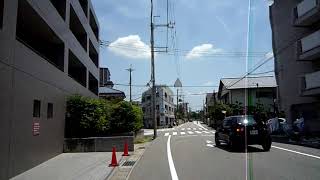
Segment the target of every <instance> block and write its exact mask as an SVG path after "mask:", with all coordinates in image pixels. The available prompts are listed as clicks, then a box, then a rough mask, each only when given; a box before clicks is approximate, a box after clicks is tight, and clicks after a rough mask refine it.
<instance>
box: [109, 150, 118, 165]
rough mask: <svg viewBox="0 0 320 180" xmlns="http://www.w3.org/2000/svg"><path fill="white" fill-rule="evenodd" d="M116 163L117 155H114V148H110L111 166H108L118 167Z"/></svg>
mask: <svg viewBox="0 0 320 180" xmlns="http://www.w3.org/2000/svg"><path fill="white" fill-rule="evenodd" d="M118 165H119V164H118V161H117V155H116V148H115V147H113V148H112V159H111V164H110V165H109V166H113V167H115V166H118Z"/></svg>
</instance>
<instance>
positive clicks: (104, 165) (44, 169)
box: [12, 152, 122, 180]
mask: <svg viewBox="0 0 320 180" xmlns="http://www.w3.org/2000/svg"><path fill="white" fill-rule="evenodd" d="M121 154H122V153H121V152H118V153H117V158H118V159H117V160H118V162H119V161H120V159H121V157H122V156H121ZM111 155H112V153H111V152H93V153H63V154H60V155H58V156H56V157H54V158H52V159H50V160H48V161H46V162H44V163H42V164H40V165H38V166H36V167H34V168H32V169H30V170H28V171H26V172H24V173H22V174H20V175H18V176H16V177H14V178H12V179H13V180H43V179H45V180H105V179H107V177H108V176H109V175H110V174H111V173H112V171H113V169H114V168H113V167H109V164H110V162H111Z"/></svg>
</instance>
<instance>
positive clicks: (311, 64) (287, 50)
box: [270, 0, 320, 132]
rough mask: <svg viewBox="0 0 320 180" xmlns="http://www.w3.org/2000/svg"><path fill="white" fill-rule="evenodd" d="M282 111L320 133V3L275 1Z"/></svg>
mask: <svg viewBox="0 0 320 180" xmlns="http://www.w3.org/2000/svg"><path fill="white" fill-rule="evenodd" d="M270 22H271V27H272V39H273V51H274V56H275V71H276V79H277V83H278V85H279V88H278V89H279V96H280V101H279V103H280V108H281V109H282V110H283V111H285V113H286V116H287V120H288V122H292V121H294V120H295V119H297V118H299V116H301V115H302V116H303V117H304V119H305V128H306V130H307V131H309V132H319V131H320V98H319V97H320V61H319V60H320V0H275V1H274V4H273V5H272V6H271V7H270Z"/></svg>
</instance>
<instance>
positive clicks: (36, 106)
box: [33, 100, 41, 118]
mask: <svg viewBox="0 0 320 180" xmlns="http://www.w3.org/2000/svg"><path fill="white" fill-rule="evenodd" d="M40 112H41V102H40V101H39V100H33V117H36V118H39V117H40Z"/></svg>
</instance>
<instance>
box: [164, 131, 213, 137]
mask: <svg viewBox="0 0 320 180" xmlns="http://www.w3.org/2000/svg"><path fill="white" fill-rule="evenodd" d="M214 133H215V131H214V130H213V131H180V132H177V131H173V132H166V133H165V134H164V136H169V135H170V134H171V135H172V136H178V135H180V136H183V135H193V134H196V135H201V134H206V135H204V136H211V135H213V134H214Z"/></svg>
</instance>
